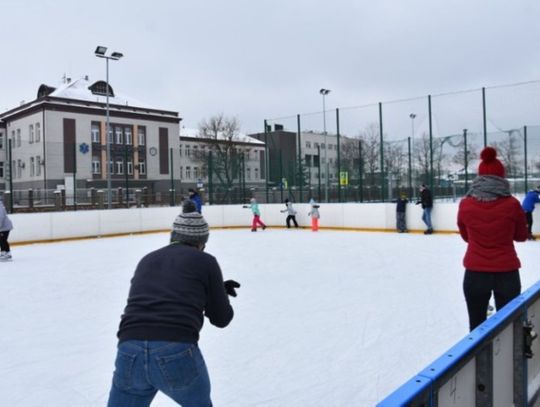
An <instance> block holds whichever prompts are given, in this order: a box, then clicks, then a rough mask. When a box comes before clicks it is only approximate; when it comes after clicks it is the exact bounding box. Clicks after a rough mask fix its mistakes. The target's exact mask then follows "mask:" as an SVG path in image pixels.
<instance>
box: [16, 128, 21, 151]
mask: <svg viewBox="0 0 540 407" xmlns="http://www.w3.org/2000/svg"><path fill="white" fill-rule="evenodd" d="M20 146H21V129H17V147H20Z"/></svg>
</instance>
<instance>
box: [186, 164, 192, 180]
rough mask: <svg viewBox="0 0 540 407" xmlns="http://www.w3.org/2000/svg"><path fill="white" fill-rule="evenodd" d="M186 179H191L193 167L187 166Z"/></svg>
mask: <svg viewBox="0 0 540 407" xmlns="http://www.w3.org/2000/svg"><path fill="white" fill-rule="evenodd" d="M186 179H191V167H186Z"/></svg>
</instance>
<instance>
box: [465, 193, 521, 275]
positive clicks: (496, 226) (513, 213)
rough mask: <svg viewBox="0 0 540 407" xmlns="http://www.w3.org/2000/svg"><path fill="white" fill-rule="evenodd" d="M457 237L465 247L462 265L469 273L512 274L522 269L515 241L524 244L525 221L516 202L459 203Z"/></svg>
mask: <svg viewBox="0 0 540 407" xmlns="http://www.w3.org/2000/svg"><path fill="white" fill-rule="evenodd" d="M458 227H459V233H460V234H461V237H462V238H463V240H465V241H466V242H467V243H468V245H467V252H466V253H465V257H464V258H463V265H464V266H465V268H466V269H468V270H472V271H513V270H517V269H519V268H520V267H521V263H520V261H519V259H518V257H517V254H516V250H515V248H514V240H515V241H516V242H523V241H525V240H527V234H528V232H527V220H526V218H525V212H523V209H522V208H521V205H520V203H519V201H518V200H517V199H516V198H514V197H511V196H509V197H501V198H499V199H496V200H494V201H487V202H486V201H479V200H477V199H475V198H472V197H466V198H464V199H462V200H461V202H460V203H459V210H458Z"/></svg>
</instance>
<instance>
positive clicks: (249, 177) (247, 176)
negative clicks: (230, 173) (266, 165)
mask: <svg viewBox="0 0 540 407" xmlns="http://www.w3.org/2000/svg"><path fill="white" fill-rule="evenodd" d="M246 178H247V179H251V168H248V169H247V171H246Z"/></svg>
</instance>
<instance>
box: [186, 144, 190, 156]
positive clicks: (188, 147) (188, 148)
mask: <svg viewBox="0 0 540 407" xmlns="http://www.w3.org/2000/svg"><path fill="white" fill-rule="evenodd" d="M186 157H191V149H190V146H189V145H188V146H186Z"/></svg>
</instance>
